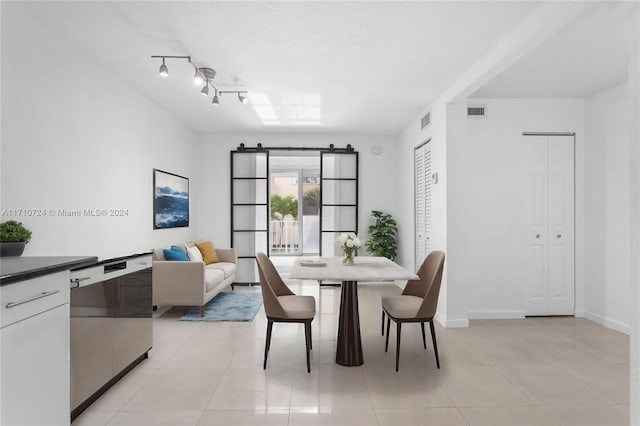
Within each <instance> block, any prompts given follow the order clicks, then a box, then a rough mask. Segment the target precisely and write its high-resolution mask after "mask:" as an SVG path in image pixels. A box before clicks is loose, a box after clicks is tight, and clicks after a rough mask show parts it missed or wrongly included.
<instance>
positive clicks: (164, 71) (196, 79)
mask: <svg viewBox="0 0 640 426" xmlns="http://www.w3.org/2000/svg"><path fill="white" fill-rule="evenodd" d="M151 57H152V58H161V59H162V65H160V69H159V71H158V74H160V75H161V76H163V77H167V76H168V75H169V69H168V68H167V65H166V63H165V60H166V59H185V60H187V62H189V63H190V64H191V65H193V68H194V75H193V83H194V84H195V85H201V84H203V86H202V89H200V94H201V95H202V96H209V86H211V87H213V90H214V95H213V99H212V101H211V103H212V104H213V105H220V98H221V97H222V94H223V93H235V94H236V95H237V96H238V100H239V101H240V102H241V103H243V104H246V103H247V100H248V99H247V94H248V93H249V92H248V91H247V90H218V88H217V87H216V86H215V85H214V84H213V83H212V81H213V80H214V78H215V76H216V70H214V69H213V68H207V67H198V66H196V65H195V64H194V63H193V62H192V61H191V56H168V55H153V56H151Z"/></svg>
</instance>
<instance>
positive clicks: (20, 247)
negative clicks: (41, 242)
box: [0, 242, 27, 257]
mask: <svg viewBox="0 0 640 426" xmlns="http://www.w3.org/2000/svg"><path fill="white" fill-rule="evenodd" d="M26 244H27V243H25V242H18V243H0V257H12V256H22V252H24V246H25V245H26Z"/></svg>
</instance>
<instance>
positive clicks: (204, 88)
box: [200, 80, 209, 96]
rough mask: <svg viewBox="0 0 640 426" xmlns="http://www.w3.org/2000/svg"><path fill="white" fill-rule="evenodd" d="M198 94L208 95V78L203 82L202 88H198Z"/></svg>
mask: <svg viewBox="0 0 640 426" xmlns="http://www.w3.org/2000/svg"><path fill="white" fill-rule="evenodd" d="M200 94H201V95H202V96H209V80H206V81H205V82H204V86H202V90H200Z"/></svg>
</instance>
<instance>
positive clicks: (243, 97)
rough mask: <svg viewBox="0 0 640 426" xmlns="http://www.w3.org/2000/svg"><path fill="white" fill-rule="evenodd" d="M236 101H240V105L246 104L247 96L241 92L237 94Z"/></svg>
mask: <svg viewBox="0 0 640 426" xmlns="http://www.w3.org/2000/svg"><path fill="white" fill-rule="evenodd" d="M238 100H239V101H240V103H242V104H246V103H247V96H246V95H245V94H243V93H241V92H238Z"/></svg>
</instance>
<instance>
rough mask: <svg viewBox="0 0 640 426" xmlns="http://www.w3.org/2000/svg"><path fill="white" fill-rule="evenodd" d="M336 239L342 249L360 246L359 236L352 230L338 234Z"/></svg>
mask: <svg viewBox="0 0 640 426" xmlns="http://www.w3.org/2000/svg"><path fill="white" fill-rule="evenodd" d="M336 241H337V242H339V243H340V245H341V246H342V250H349V251H351V250H353V249H357V248H360V247H361V246H362V242H361V241H360V238H358V237H357V236H356V234H354V233H353V232H350V233H343V234H340V235H339V236H338V237H337V238H336Z"/></svg>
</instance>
